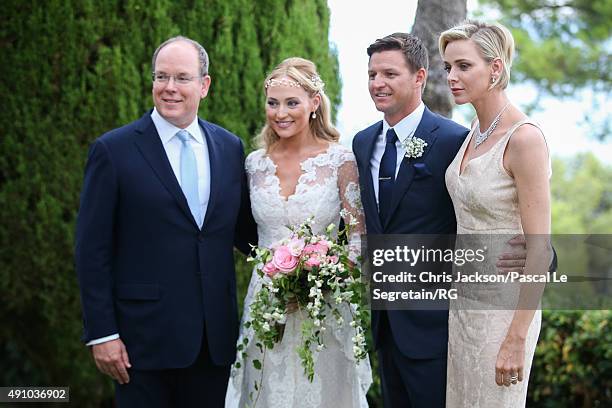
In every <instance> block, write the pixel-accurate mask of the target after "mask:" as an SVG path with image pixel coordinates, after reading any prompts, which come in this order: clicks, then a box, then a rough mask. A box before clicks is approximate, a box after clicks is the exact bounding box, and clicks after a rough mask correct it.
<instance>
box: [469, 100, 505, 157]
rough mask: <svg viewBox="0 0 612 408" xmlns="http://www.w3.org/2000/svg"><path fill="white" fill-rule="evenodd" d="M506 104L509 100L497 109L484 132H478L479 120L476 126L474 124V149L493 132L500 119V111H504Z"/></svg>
mask: <svg viewBox="0 0 612 408" xmlns="http://www.w3.org/2000/svg"><path fill="white" fill-rule="evenodd" d="M508 105H510V102H508V103H506V105H505V106H504V107H503V108H502V110H500V111H499V113H498V114H497V116H496V117H495V119H493V122H491V126H489V128H488V129H487V130H485V132H484V133H480V122H479V123H478V126H476V129H474V135H475V136H476V140H475V144H474V149H476V148H478V146H480V145H481V144H482V143H484V141H485V140H487V139H488V138H489V136H491V133H493V131H494V130H495V128H496V127H497V124H498V123H499V120H500V119H501V115H502V113H504V111H505V110H506V108H507V107H508Z"/></svg>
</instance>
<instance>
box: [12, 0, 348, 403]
mask: <svg viewBox="0 0 612 408" xmlns="http://www.w3.org/2000/svg"><path fill="white" fill-rule="evenodd" d="M328 25H329V10H328V8H327V2H326V1H325V0H315V1H308V2H298V1H292V0H276V1H274V0H268V1H256V2H253V1H248V0H209V1H186V0H183V1H168V0H143V1H138V0H130V1H119V0H101V1H91V0H80V1H75V0H66V1H43V0H39V1H36V0H32V1H20V0H7V1H4V2H3V3H2V13H1V16H0V53H1V56H2V63H1V64H0V93H1V95H2V99H3V100H2V109H0V123H1V127H0V209H1V210H0V302H1V303H0V304H1V307H0V385H57V386H60V385H69V386H70V387H71V398H72V401H73V403H74V405H75V406H88V405H90V406H96V405H99V401H101V400H102V399H103V398H104V397H106V396H108V395H109V392H110V391H111V387H110V383H109V381H107V380H106V378H105V377H104V376H102V375H101V374H99V373H98V372H97V370H96V369H95V367H94V365H93V363H92V361H91V357H90V356H89V354H88V351H87V349H86V348H85V347H84V346H83V345H82V344H81V343H80V340H79V339H80V335H81V317H80V304H79V298H78V289H77V283H76V276H75V272H74V267H73V239H74V235H73V234H74V221H75V216H76V211H77V208H78V195H79V191H80V187H81V180H82V174H83V167H84V163H85V158H86V154H87V147H88V145H89V144H90V143H91V141H93V140H94V139H95V138H96V137H98V136H99V135H101V134H102V133H103V132H105V131H107V130H110V129H112V128H115V127H118V126H120V125H123V124H125V123H128V122H131V121H133V120H135V119H137V118H139V117H140V116H141V115H142V114H143V113H144V112H145V111H146V110H147V109H149V108H150V107H151V106H152V100H151V96H150V95H151V82H150V71H151V67H150V60H151V56H152V54H153V51H154V50H155V48H156V47H157V45H158V44H159V43H161V42H162V41H163V40H165V39H166V38H168V37H171V36H174V35H178V34H182V35H186V36H189V37H192V38H194V39H196V40H198V41H199V42H201V43H202V44H203V45H204V46H205V47H206V48H207V50H208V52H209V54H210V59H211V69H210V72H211V76H212V78H213V82H212V89H211V92H210V95H209V97H208V98H207V99H206V100H205V101H204V103H203V104H202V107H201V110H200V114H201V116H203V117H205V118H206V119H208V120H211V121H213V122H216V123H219V124H221V125H222V126H224V127H226V128H228V129H230V130H231V131H233V132H234V133H236V134H238V135H239V136H241V137H242V138H243V139H244V140H245V142H246V143H247V146H251V143H250V140H251V138H252V136H253V135H254V134H255V133H256V132H257V130H258V129H259V128H260V127H261V125H262V124H263V119H264V115H263V106H264V104H263V101H264V99H263V95H262V86H261V84H262V81H263V79H264V78H265V75H266V73H267V71H269V70H270V69H271V68H272V67H273V66H274V65H276V64H277V63H278V62H280V61H281V59H282V58H285V57H288V56H296V55H297V56H302V57H305V58H309V59H312V60H314V61H315V62H316V63H317V64H318V65H319V67H320V70H321V76H322V77H323V79H324V80H325V81H326V82H327V84H328V89H327V91H328V94H329V95H331V97H332V101H333V102H334V104H335V105H337V104H338V102H339V88H340V83H339V77H338V74H337V72H338V69H337V67H338V63H337V58H336V55H335V54H334V52H333V51H331V50H330V48H329V46H328Z"/></svg>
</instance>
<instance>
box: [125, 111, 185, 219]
mask: <svg viewBox="0 0 612 408" xmlns="http://www.w3.org/2000/svg"><path fill="white" fill-rule="evenodd" d="M140 122H141V123H140V126H138V127H137V129H136V132H137V133H139V135H138V137H137V138H136V141H135V143H136V146H137V147H138V149H139V150H140V152H141V153H142V155H143V156H144V158H145V160H146V161H147V162H148V163H149V166H151V169H152V170H153V172H154V173H155V175H156V176H157V177H158V178H159V180H160V181H161V183H162V184H163V185H164V187H166V189H167V190H168V191H169V192H170V194H171V195H172V196H173V197H174V199H175V200H176V203H177V204H178V206H179V207H180V209H181V211H183V213H184V214H185V216H186V217H188V218H189V219H190V220H191V221H192V223H193V224H194V225H197V224H196V222H195V220H194V218H193V215H192V214H191V211H190V210H189V205H188V204H187V199H186V198H185V195H184V194H183V190H181V186H180V185H179V183H178V180H177V179H176V176H175V175H174V171H173V170H172V166H171V165H170V161H169V160H168V156H167V155H166V151H165V150H164V146H163V145H162V142H161V139H160V138H159V134H158V133H157V129H156V128H155V125H154V124H153V121H152V120H151V114H150V112H149V113H146V114H145V116H143V117H142V118H141V120H140Z"/></svg>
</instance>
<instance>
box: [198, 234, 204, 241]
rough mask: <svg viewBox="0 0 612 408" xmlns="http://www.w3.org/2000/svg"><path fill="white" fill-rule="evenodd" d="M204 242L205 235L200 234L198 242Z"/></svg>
mask: <svg viewBox="0 0 612 408" xmlns="http://www.w3.org/2000/svg"><path fill="white" fill-rule="evenodd" d="M203 241H204V234H202V233H199V234H198V242H203Z"/></svg>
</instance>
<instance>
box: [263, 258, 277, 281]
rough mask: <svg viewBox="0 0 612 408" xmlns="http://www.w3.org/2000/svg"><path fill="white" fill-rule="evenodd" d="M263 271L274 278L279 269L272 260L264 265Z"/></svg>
mask: <svg viewBox="0 0 612 408" xmlns="http://www.w3.org/2000/svg"><path fill="white" fill-rule="evenodd" d="M263 272H264V273H265V274H266V275H268V276H269V277H271V278H272V277H274V275H276V274H277V273H278V269H276V266H274V264H273V263H272V262H268V263H267V264H265V265H264V267H263Z"/></svg>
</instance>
